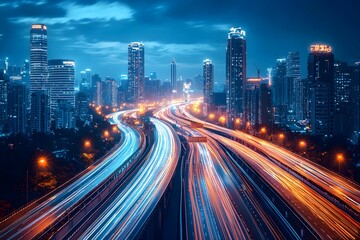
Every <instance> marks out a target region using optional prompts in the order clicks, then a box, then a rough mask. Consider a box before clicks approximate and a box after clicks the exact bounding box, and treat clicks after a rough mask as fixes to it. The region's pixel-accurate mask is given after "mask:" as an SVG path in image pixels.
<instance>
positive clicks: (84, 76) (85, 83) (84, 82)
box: [80, 68, 91, 93]
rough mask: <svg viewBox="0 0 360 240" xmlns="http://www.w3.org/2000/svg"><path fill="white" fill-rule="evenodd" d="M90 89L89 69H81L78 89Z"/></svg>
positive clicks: (86, 90) (85, 90) (82, 90)
mask: <svg viewBox="0 0 360 240" xmlns="http://www.w3.org/2000/svg"><path fill="white" fill-rule="evenodd" d="M90 89H91V69H89V68H87V69H85V70H83V71H81V81H80V91H81V92H87V93H89V92H90Z"/></svg>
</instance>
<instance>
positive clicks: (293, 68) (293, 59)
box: [286, 52, 302, 120]
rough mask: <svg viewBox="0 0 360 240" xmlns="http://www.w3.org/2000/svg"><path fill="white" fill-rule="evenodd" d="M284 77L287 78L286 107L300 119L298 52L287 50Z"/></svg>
mask: <svg viewBox="0 0 360 240" xmlns="http://www.w3.org/2000/svg"><path fill="white" fill-rule="evenodd" d="M286 79H287V96H288V98H287V104H288V109H289V111H291V114H292V115H293V116H294V117H295V119H296V120H301V117H300V116H301V114H302V110H301V105H300V102H301V97H300V96H297V94H299V93H301V92H302V91H301V90H300V89H299V87H300V84H299V81H301V72H300V53H299V52H289V54H288V57H287V59H286Z"/></svg>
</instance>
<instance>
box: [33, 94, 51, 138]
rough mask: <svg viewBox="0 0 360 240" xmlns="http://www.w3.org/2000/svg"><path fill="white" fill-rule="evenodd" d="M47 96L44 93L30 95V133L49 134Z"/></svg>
mask: <svg viewBox="0 0 360 240" xmlns="http://www.w3.org/2000/svg"><path fill="white" fill-rule="evenodd" d="M49 106H50V104H49V95H48V94H47V93H46V92H45V91H41V90H39V91H35V92H33V93H32V94H31V131H32V132H45V133H47V132H49V130H50V107H49Z"/></svg>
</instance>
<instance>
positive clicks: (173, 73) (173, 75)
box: [170, 59, 177, 90]
mask: <svg viewBox="0 0 360 240" xmlns="http://www.w3.org/2000/svg"><path fill="white" fill-rule="evenodd" d="M170 71H171V78H170V80H171V87H172V88H173V90H176V89H177V86H176V83H177V78H176V62H175V59H173V60H172V61H171V64H170Z"/></svg>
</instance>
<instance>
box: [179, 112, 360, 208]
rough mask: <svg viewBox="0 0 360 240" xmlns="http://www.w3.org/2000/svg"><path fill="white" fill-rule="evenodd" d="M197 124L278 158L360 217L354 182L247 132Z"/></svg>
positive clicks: (358, 193)
mask: <svg viewBox="0 0 360 240" xmlns="http://www.w3.org/2000/svg"><path fill="white" fill-rule="evenodd" d="M180 108H181V111H182V112H183V113H184V114H185V115H186V117H188V118H189V119H193V120H195V118H194V117H193V116H192V115H191V114H190V113H188V112H187V111H186V106H185V105H182V106H181V107H180ZM196 121H199V122H202V123H203V124H204V125H205V127H206V128H208V129H212V130H216V131H220V132H223V133H226V134H228V135H229V136H232V137H235V138H238V139H241V140H242V141H244V142H246V143H247V144H250V145H252V146H254V147H255V148H257V149H259V150H261V151H262V152H264V153H265V154H267V155H268V156H270V157H272V158H273V159H276V160H277V161H279V162H280V163H281V164H284V165H285V166H287V167H288V168H290V169H292V170H293V171H296V172H297V173H298V174H300V175H301V176H303V177H305V178H307V179H309V180H311V181H312V182H313V183H315V184H316V185H318V186H319V187H321V188H322V189H324V190H325V191H326V192H328V193H330V194H332V195H333V196H335V197H336V198H338V199H340V200H341V201H343V202H344V203H345V204H346V205H347V206H349V207H350V208H352V209H353V210H354V211H355V212H357V213H358V214H360V186H359V185H357V184H355V183H354V182H352V181H350V180H348V179H346V178H344V177H341V176H340V175H338V174H336V173H334V172H332V171H330V170H328V169H326V168H324V167H322V166H320V165H318V164H315V163H314V162H312V161H310V160H308V159H306V158H303V157H301V156H299V155H297V154H294V153H292V152H290V151H288V150H286V149H284V148H282V147H279V146H277V145H275V144H273V143H270V142H268V141H266V140H263V139H260V138H257V137H254V136H252V135H249V134H246V133H244V132H240V131H235V130H231V129H227V128H224V127H221V126H217V125H215V124H211V123H208V122H204V121H202V120H200V119H196Z"/></svg>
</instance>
